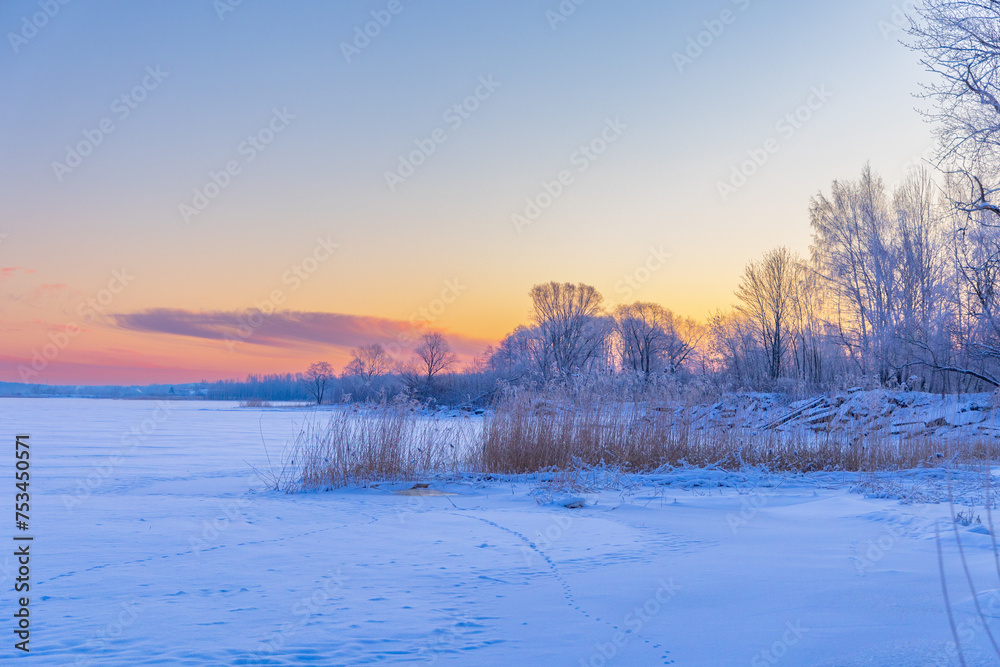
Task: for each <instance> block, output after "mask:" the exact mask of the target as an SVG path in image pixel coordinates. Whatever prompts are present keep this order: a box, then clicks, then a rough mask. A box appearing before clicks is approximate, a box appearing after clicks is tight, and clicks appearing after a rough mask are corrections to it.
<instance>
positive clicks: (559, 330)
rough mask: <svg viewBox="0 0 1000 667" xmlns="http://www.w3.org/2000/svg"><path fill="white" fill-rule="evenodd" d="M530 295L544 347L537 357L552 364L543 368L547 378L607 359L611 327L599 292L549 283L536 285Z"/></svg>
mask: <svg viewBox="0 0 1000 667" xmlns="http://www.w3.org/2000/svg"><path fill="white" fill-rule="evenodd" d="M529 294H530V296H531V301H532V304H533V306H534V320H535V328H536V332H537V335H538V337H539V340H540V342H541V346H542V348H543V349H542V350H541V351H540V354H539V356H540V357H541V358H544V359H545V361H546V362H547V363H548V362H551V363H550V364H549V365H548V366H546V367H545V368H544V369H543V376H544V377H545V378H546V379H548V378H549V377H550V376H551V375H552V374H555V375H556V376H557V377H563V378H566V377H569V376H571V375H573V374H574V373H577V372H580V371H586V370H590V369H591V368H592V367H594V366H596V365H599V364H601V363H602V362H604V361H606V360H607V355H608V340H609V336H610V334H611V332H612V329H613V324H612V322H611V321H610V319H609V318H607V317H605V316H604V310H603V308H602V305H601V304H602V303H603V301H604V297H602V296H601V293H600V292H598V291H597V290H596V289H594V288H593V287H591V286H590V285H585V284H583V283H580V284H572V283H556V282H551V283H545V284H542V285H535V286H534V287H533V288H531V292H530V293H529Z"/></svg>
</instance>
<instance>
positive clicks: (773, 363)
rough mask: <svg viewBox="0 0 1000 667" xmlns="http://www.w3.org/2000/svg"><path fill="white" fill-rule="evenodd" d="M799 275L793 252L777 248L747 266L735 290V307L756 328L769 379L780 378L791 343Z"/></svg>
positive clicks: (798, 265) (798, 263) (799, 268)
mask: <svg viewBox="0 0 1000 667" xmlns="http://www.w3.org/2000/svg"><path fill="white" fill-rule="evenodd" d="M800 274H801V263H800V262H799V261H798V260H797V259H796V258H795V256H794V255H793V254H792V251H791V250H789V249H788V248H785V247H781V248H776V249H774V250H772V251H770V252H768V253H767V254H765V255H764V257H763V258H761V259H760V260H756V261H752V262H750V263H749V264H747V265H746V268H744V269H743V276H742V277H741V278H740V284H739V287H737V289H736V297H737V298H738V299H739V305H738V306H737V309H738V310H739V312H740V313H742V314H743V315H744V316H746V317H747V319H749V320H750V322H752V323H753V325H754V327H755V329H756V331H757V336H758V341H757V342H758V344H759V345H760V347H761V349H762V350H763V351H764V354H765V355H766V357H767V364H768V373H769V375H770V377H771V379H772V380H777V379H778V378H780V377H781V374H782V370H783V363H784V360H785V355H786V354H787V352H788V351H789V349H790V348H791V346H792V341H793V332H792V321H793V319H792V316H793V313H794V304H795V300H796V299H797V298H798V283H799V279H800Z"/></svg>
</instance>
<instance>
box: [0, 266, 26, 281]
mask: <svg viewBox="0 0 1000 667" xmlns="http://www.w3.org/2000/svg"><path fill="white" fill-rule="evenodd" d="M18 271H20V272H21V273H34V272H35V270H34V269H26V268H24V267H23V266H0V280H6V279H7V278H10V277H11V276H13V275H14V274H16V273H17V272H18Z"/></svg>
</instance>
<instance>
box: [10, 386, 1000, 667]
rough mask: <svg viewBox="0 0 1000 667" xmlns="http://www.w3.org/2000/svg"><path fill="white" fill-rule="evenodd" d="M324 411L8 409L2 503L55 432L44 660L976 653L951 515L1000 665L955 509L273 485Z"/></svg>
mask: <svg viewBox="0 0 1000 667" xmlns="http://www.w3.org/2000/svg"><path fill="white" fill-rule="evenodd" d="M306 416H307V412H306V411H303V410H295V409H247V408H238V407H236V405H235V404H225V403H207V402H175V403H166V404H165V403H156V402H145V401H105V400H87V399H0V434H2V435H0V437H2V438H3V439H5V440H6V441H8V445H7V446H4V447H3V448H2V451H6V452H8V454H7V455H6V456H2V457H0V479H4V480H8V481H7V482H6V483H5V484H3V485H0V503H3V504H5V505H6V506H7V507H8V508H9V511H10V514H11V515H12V507H11V506H12V504H13V502H14V497H13V494H14V482H13V440H14V435H15V433H18V432H27V433H30V434H31V443H32V445H31V446H32V451H33V460H32V462H33V468H32V474H33V478H32V487H31V489H32V492H33V507H32V524H33V530H32V532H33V533H34V535H35V536H36V538H35V542H34V544H33V546H32V549H33V560H32V577H33V582H32V583H33V585H32V591H31V598H32V607H31V609H32V639H31V649H32V650H31V657H30V658H27V659H28V660H29V661H31V663H32V664H39V665H43V664H44V665H153V664H156V665H161V664H162V665H245V664H247V665H248V664H274V665H285V664H313V665H360V664H405V663H416V664H442V665H443V664H454V665H511V664H518V665H546V666H550V667H555V666H558V665H566V666H567V667H579V666H580V665H595V666H597V665H639V666H645V665H661V664H676V665H777V664H781V665H831V666H832V665H840V666H846V665H895V666H907V665H937V664H939V665H948V664H958V661H957V654H956V653H955V651H954V649H953V647H951V646H950V642H951V631H950V629H949V624H948V617H947V615H946V611H945V610H946V607H945V605H944V603H943V600H942V591H941V583H940V578H939V574H938V562H937V550H936V545H937V542H936V541H935V533H934V525H935V520H937V519H942V520H943V521H942V526H943V530H944V531H945V532H944V536H943V539H942V548H943V551H944V558H945V562H946V568H947V574H948V580H947V581H948V585H949V593H950V595H951V598H952V603H953V607H954V610H955V614H956V619H955V620H956V622H957V623H958V624H959V631H960V632H961V635H962V637H963V646H964V648H965V651H966V653H965V658H966V662H967V664H969V665H994V664H997V657H996V655H995V654H992V653H991V652H990V650H989V648H990V647H989V638H988V635H987V633H986V631H985V629H984V628H983V626H982V625H980V624H979V622H978V619H977V617H976V615H975V606H974V602H973V597H972V594H971V593H970V589H969V586H968V584H967V583H966V582H965V580H964V575H963V573H962V567H961V560H960V558H959V553H958V548H957V544H956V542H955V539H954V535H953V533H952V532H951V525H952V524H951V523H950V521H948V520H946V519H945V518H946V517H947V516H948V512H949V509H948V506H947V504H910V505H906V504H901V503H900V502H899V501H898V500H892V499H876V498H869V497H866V496H865V495H864V494H861V493H857V492H852V491H851V487H852V486H853V484H854V482H855V481H856V480H855V478H854V477H853V476H849V475H832V474H823V475H810V476H799V477H789V478H784V479H782V478H773V479H768V478H760V479H757V480H753V479H750V480H748V481H740V478H739V477H738V476H737V477H731V476H725V475H723V474H722V473H714V472H704V473H701V472H697V471H684V472H677V473H674V474H667V475H660V476H656V477H649V478H645V479H641V480H632V484H633V486H632V487H631V488H629V489H626V490H617V491H613V490H607V491H601V492H595V493H591V494H585V496H586V499H587V502H588V504H587V506H586V507H583V508H579V509H568V508H566V507H562V506H560V505H559V504H540V503H539V502H537V500H536V498H537V493H534V494H533V492H537V491H538V482H531V481H527V482H526V481H521V482H519V483H518V482H515V483H510V482H501V481H497V480H493V481H476V480H474V479H468V480H464V481H461V480H454V481H451V482H447V483H445V482H434V483H432V485H431V486H432V488H436V489H439V490H443V491H448V492H452V493H454V494H455V495H438V496H408V495H398V494H395V493H392V489H397V490H398V489H402V488H406V487H407V486H409V484H398V485H385V486H382V487H379V488H374V489H349V490H342V491H333V492H325V493H309V494H299V495H285V494H280V493H273V492H267V491H264V490H263V485H262V484H261V483H260V481H259V480H258V479H257V478H256V477H254V476H253V474H252V473H251V472H250V465H251V464H252V465H263V464H265V463H266V456H265V452H264V448H263V447H262V445H261V433H263V438H264V440H265V441H266V442H267V443H268V446H269V449H270V451H271V454H272V456H273V455H274V453H275V450H276V449H279V448H280V446H281V444H282V443H284V442H285V441H287V440H289V439H290V438H291V437H292V436H293V435H294V434H295V432H296V430H297V427H298V425H300V424H301V422H302V420H303V419H305V418H306ZM733 480H736V482H735V483H734V482H733ZM411 481H429V480H411ZM720 483H721V484H722V486H720ZM557 495H558V494H557ZM974 513H975V514H979V515H981V516H982V518H983V521H985V520H986V516H985V512H984V510H982V508H977V509H975V510H974ZM998 518H1000V517H998ZM11 524H13V517H12V516H11ZM13 532H14V529H13V525H10V526H9V527H8V537H6V538H4V537H3V536H2V535H0V539H7V540H9V539H10V536H11V535H12V534H13ZM960 534H961V536H962V543H963V545H964V547H965V554H966V556H967V562H968V565H969V568H970V571H971V574H972V577H973V579H974V581H975V584H976V588H977V590H978V592H979V602H980V606H981V607H982V609H983V611H984V612H985V613H986V614H987V615H988V621H989V627H990V628H991V630H992V632H993V634H994V635H995V636H997V638H998V639H1000V589H998V587H1000V581H998V573H997V569H996V565H995V563H994V557H993V552H992V550H991V539H990V536H989V535H988V534H987V533H986V532H985V530H984V529H983V527H982V526H980V525H976V524H973V525H972V526H970V527H962V528H961V529H960ZM12 552H13V549H4V550H3V552H2V553H3V554H4V556H0V578H3V580H4V586H3V588H4V589H5V591H6V593H5V594H4V597H3V601H2V606H3V609H5V610H7V611H5V612H4V613H3V618H4V619H6V620H4V621H2V622H0V624H2V625H5V626H6V629H3V631H2V632H0V636H3V637H7V639H6V640H5V643H4V645H2V646H0V659H2V660H3V661H4V662H5V663H6V661H7V659H8V658H11V657H13V656H14V655H15V653H16V651H15V650H14V649H13V643H14V641H15V639H14V635H13V632H12V631H13V620H12V618H11V614H12V612H10V610H11V609H12V604H11V603H12V601H13V599H14V594H13V592H11V590H10V589H11V587H12V584H13V577H15V576H16V573H15V570H14V567H15V565H14V558H13V557H12V556H9V555H7V554H8V553H12ZM0 629H2V628H0ZM991 656H992V658H991Z"/></svg>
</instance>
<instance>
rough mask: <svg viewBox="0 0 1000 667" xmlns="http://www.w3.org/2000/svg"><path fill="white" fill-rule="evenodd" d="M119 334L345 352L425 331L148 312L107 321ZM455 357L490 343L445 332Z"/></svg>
mask: <svg viewBox="0 0 1000 667" xmlns="http://www.w3.org/2000/svg"><path fill="white" fill-rule="evenodd" d="M251 317H252V318H254V319H256V318H261V319H260V320H259V321H258V322H257V323H258V326H255V327H253V334H252V335H251V336H249V337H245V338H244V337H243V336H241V335H240V327H241V325H245V323H246V322H248V321H253V320H251ZM113 319H114V322H115V324H116V325H117V326H118V327H119V328H122V329H128V330H131V331H142V332H148V333H160V334H169V335H174V336H187V337H190V338H202V339H208V340H229V339H232V338H236V339H240V340H245V341H246V342H247V343H252V344H255V345H265V346H270V347H279V348H294V347H297V346H301V345H302V344H303V343H306V344H315V345H328V346H333V347H341V348H351V347H357V346H358V345H366V344H369V343H382V344H385V345H388V344H391V343H400V342H402V343H404V344H405V342H407V341H413V340H416V339H418V338H419V337H420V335H421V334H422V333H424V332H425V331H426V330H427V328H426V327H424V326H421V325H420V323H411V322H407V321H404V320H392V319H388V318H382V317H367V316H362V315H345V314H341V313H317V312H301V311H283V312H277V313H273V314H271V315H267V316H263V317H262V316H261V314H260V313H259V311H190V310H183V309H176V308H153V309H150V310H144V311H140V312H136V313H127V314H118V315H114V316H113ZM445 333H446V335H447V337H448V340H449V341H450V342H451V344H452V347H453V348H454V349H455V351H456V352H458V353H459V354H462V355H469V356H471V355H475V354H478V353H480V352H482V350H483V349H484V348H485V347H486V346H487V345H489V344H490V341H486V340H481V339H476V338H471V337H468V336H462V335H458V334H449V333H447V332H445Z"/></svg>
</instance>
